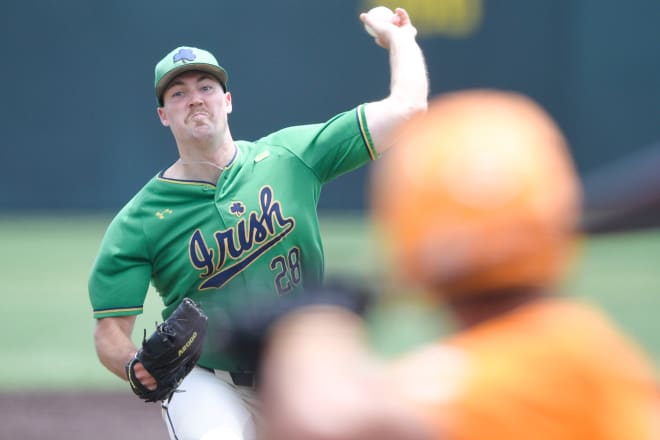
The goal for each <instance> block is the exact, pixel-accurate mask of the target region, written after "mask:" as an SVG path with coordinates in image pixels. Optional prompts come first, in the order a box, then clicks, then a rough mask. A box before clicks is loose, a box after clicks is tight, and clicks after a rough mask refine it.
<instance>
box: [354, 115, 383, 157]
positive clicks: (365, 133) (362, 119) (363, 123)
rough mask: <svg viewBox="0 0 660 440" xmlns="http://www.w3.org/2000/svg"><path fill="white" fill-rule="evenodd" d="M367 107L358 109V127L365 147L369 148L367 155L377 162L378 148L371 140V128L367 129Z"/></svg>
mask: <svg viewBox="0 0 660 440" xmlns="http://www.w3.org/2000/svg"><path fill="white" fill-rule="evenodd" d="M365 108H366V105H365V104H361V105H360V106H358V108H357V112H356V113H357V119H358V126H359V127H360V134H361V135H362V140H363V141H364V145H365V147H366V148H367V153H369V157H370V158H371V160H376V159H377V158H378V153H377V152H376V147H375V146H374V141H373V140H372V139H371V133H369V128H368V127H367V114H366V111H365Z"/></svg>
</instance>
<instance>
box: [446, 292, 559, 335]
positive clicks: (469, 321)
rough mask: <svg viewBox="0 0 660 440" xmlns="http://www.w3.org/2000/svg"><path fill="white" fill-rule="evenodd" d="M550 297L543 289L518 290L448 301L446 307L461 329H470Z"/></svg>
mask: <svg viewBox="0 0 660 440" xmlns="http://www.w3.org/2000/svg"><path fill="white" fill-rule="evenodd" d="M550 296H551V294H550V293H549V292H548V291H546V290H544V289H540V288H520V289H512V290H506V291H500V292H486V293H483V294H481V295H480V294H477V295H475V296H471V297H465V298H454V299H449V300H448V301H447V306H448V307H449V309H450V310H451V313H452V314H453V315H454V316H455V317H456V320H457V321H458V324H459V325H460V326H461V327H463V328H470V327H473V326H476V325H478V324H481V323H482V322H484V321H487V320H489V319H492V318H496V317H498V316H501V315H504V314H507V313H509V312H511V311H513V310H514V309H517V308H518V307H521V306H524V305H526V304H530V303H533V302H536V301H539V300H543V299H547V298H549V297H550Z"/></svg>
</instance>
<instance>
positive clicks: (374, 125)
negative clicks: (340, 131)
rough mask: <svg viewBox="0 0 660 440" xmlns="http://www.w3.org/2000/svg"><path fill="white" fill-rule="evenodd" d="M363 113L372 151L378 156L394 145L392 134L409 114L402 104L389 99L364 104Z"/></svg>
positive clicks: (394, 140)
mask: <svg viewBox="0 0 660 440" xmlns="http://www.w3.org/2000/svg"><path fill="white" fill-rule="evenodd" d="M364 113H365V118H366V121H367V126H368V127H369V132H370V134H371V140H372V142H373V146H374V149H375V150H376V152H377V153H378V154H381V153H383V152H384V151H386V150H388V149H389V148H391V147H392V146H393V145H394V144H396V139H395V138H394V137H393V135H394V132H395V130H396V128H397V127H398V126H399V124H401V123H402V122H403V121H405V120H406V118H407V117H408V115H409V114H410V112H409V110H408V109H407V108H406V107H405V104H404V103H398V102H396V100H395V98H391V97H389V98H385V99H383V100H381V101H376V102H370V103H368V104H365V108H364Z"/></svg>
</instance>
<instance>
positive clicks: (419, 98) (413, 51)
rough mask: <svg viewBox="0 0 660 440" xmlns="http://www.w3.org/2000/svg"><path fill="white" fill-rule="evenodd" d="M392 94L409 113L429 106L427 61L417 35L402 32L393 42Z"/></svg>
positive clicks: (391, 65) (391, 45)
mask: <svg viewBox="0 0 660 440" xmlns="http://www.w3.org/2000/svg"><path fill="white" fill-rule="evenodd" d="M389 57H390V71H391V73H390V75H391V79H390V96H389V98H388V99H390V100H392V101H395V104H396V105H397V106H398V108H399V110H400V111H401V112H403V113H404V115H405V116H408V115H410V114H412V113H414V112H417V111H420V110H425V109H426V107H427V102H428V94H429V80H428V73H427V70H426V62H425V60H424V55H423V53H422V50H421V48H420V47H419V45H418V44H417V42H416V40H415V38H414V36H411V35H400V36H399V37H398V38H394V39H393V40H392V41H391V42H390V53H389Z"/></svg>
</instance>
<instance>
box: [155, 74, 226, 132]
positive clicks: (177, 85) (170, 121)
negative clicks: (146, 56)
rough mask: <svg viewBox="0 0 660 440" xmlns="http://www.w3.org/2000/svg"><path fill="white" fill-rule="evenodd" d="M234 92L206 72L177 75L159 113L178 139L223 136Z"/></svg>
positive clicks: (165, 94) (164, 123) (164, 96)
mask: <svg viewBox="0 0 660 440" xmlns="http://www.w3.org/2000/svg"><path fill="white" fill-rule="evenodd" d="M231 109H232V106H231V94H230V93H229V92H226V93H225V91H224V90H223V89H222V86H221V85H220V83H219V82H218V81H217V80H216V79H215V78H214V77H213V76H212V75H209V74H207V73H204V72H197V71H192V72H186V73H183V74H181V75H179V76H178V77H176V78H175V79H174V80H172V82H171V83H170V85H169V86H168V88H167V89H166V90H165V92H164V93H163V106H162V107H159V108H158V115H159V116H160V120H161V122H162V123H163V125H165V126H167V127H170V128H171V129H172V133H173V134H174V137H175V138H176V139H177V140H181V141H184V142H185V141H186V140H188V139H197V140H200V139H205V138H209V139H212V138H215V137H221V138H222V137H223V136H224V134H225V132H226V131H227V115H228V114H229V113H231Z"/></svg>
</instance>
